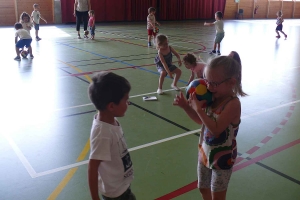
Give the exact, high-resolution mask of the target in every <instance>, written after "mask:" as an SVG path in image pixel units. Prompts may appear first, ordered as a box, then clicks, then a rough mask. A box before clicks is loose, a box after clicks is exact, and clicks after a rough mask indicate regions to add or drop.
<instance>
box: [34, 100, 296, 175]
mask: <svg viewBox="0 0 300 200" xmlns="http://www.w3.org/2000/svg"><path fill="white" fill-rule="evenodd" d="M299 102H300V100H298V101H293V102H290V103H286V104H283V105H280V106H276V107H273V108H270V109H266V110H263V111H259V112H256V113H253V114H250V115H245V116H242V117H241V119H246V118H249V117H252V116H255V115H259V114H262V113H266V112H270V111H272V110H275V109H278V108H282V107H285V106H289V105H292V104H296V103H299ZM200 130H201V129H196V130H193V131H189V132H186V133H182V134H179V135H175V136H172V137H168V138H164V139H161V140H157V141H154V142H150V143H147V144H143V145H140V146H136V147H132V148H130V149H128V151H129V152H132V151H135V150H138V149H143V148H146V147H150V146H154V145H157V144H160V143H163V142H167V141H170V140H174V139H177V138H181V137H185V136H188V135H192V134H195V133H199V132H200ZM88 162H89V161H88V160H85V161H81V162H77V163H74V164H70V165H66V166H63V167H59V168H55V169H52V170H48V171H44V172H41V173H37V175H36V177H40V176H45V175H49V174H53V173H56V172H59V171H62V170H67V169H71V168H74V167H79V166H81V165H85V164H88Z"/></svg>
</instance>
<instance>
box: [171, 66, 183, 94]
mask: <svg viewBox="0 0 300 200" xmlns="http://www.w3.org/2000/svg"><path fill="white" fill-rule="evenodd" d="M172 73H174V74H175V78H174V80H173V83H172V87H176V89H177V88H178V87H177V82H178V80H179V78H180V76H181V70H180V69H179V68H176V69H175V70H174V71H172ZM174 89H175V88H174ZM178 89H179V88H178Z"/></svg>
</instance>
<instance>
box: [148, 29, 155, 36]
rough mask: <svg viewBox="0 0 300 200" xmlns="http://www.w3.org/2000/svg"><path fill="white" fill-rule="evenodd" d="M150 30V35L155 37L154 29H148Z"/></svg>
mask: <svg viewBox="0 0 300 200" xmlns="http://www.w3.org/2000/svg"><path fill="white" fill-rule="evenodd" d="M147 30H148V35H153V36H154V37H155V36H156V33H154V32H153V29H147Z"/></svg>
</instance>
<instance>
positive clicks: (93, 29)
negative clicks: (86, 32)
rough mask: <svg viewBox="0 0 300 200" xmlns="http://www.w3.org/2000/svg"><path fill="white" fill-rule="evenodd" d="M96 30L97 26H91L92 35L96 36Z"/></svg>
mask: <svg viewBox="0 0 300 200" xmlns="http://www.w3.org/2000/svg"><path fill="white" fill-rule="evenodd" d="M95 29H96V27H95V26H90V32H91V35H95Z"/></svg>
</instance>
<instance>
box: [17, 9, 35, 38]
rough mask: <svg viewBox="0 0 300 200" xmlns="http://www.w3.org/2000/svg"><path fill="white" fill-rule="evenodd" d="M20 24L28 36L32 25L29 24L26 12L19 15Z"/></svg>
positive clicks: (29, 20)
mask: <svg viewBox="0 0 300 200" xmlns="http://www.w3.org/2000/svg"><path fill="white" fill-rule="evenodd" d="M20 23H21V24H22V26H23V29H24V30H26V31H28V33H29V34H30V30H31V28H32V27H33V23H32V22H31V19H30V16H29V14H28V13H27V12H22V14H21V15H20Z"/></svg>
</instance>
